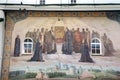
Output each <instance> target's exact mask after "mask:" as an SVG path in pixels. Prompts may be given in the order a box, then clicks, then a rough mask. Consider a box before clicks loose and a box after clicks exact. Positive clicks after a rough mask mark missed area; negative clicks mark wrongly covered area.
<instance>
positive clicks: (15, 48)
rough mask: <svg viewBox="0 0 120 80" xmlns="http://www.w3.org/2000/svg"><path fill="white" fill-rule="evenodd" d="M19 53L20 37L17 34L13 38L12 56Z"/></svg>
mask: <svg viewBox="0 0 120 80" xmlns="http://www.w3.org/2000/svg"><path fill="white" fill-rule="evenodd" d="M19 55H20V38H19V35H17V37H16V38H15V46H14V56H15V57H18V56H19Z"/></svg>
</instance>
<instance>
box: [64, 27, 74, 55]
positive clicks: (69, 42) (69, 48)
mask: <svg viewBox="0 0 120 80" xmlns="http://www.w3.org/2000/svg"><path fill="white" fill-rule="evenodd" d="M64 41H65V42H66V49H67V54H72V52H73V35H72V32H71V31H70V30H69V29H68V28H66V32H65V40H64Z"/></svg>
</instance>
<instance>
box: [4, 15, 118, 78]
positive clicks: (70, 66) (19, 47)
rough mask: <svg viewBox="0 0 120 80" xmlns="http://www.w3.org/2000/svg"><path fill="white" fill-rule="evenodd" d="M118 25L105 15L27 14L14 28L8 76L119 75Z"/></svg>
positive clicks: (81, 76)
mask: <svg viewBox="0 0 120 80" xmlns="http://www.w3.org/2000/svg"><path fill="white" fill-rule="evenodd" d="M29 15H31V13H29ZM36 15H38V14H36ZM44 15H47V13H45V14H44ZM65 15H67V13H65ZM95 15H96V16H98V14H96V13H95ZM107 23H109V24H107ZM113 25H114V26H115V28H114V27H113ZM119 26H120V24H119V23H117V22H114V21H112V20H109V19H108V18H106V17H82V18H81V17H60V18H58V17H27V18H26V19H24V20H22V21H19V22H17V23H16V24H15V25H14V29H13V31H12V41H11V52H10V53H11V54H10V55H11V57H10V70H9V71H10V72H9V80H19V79H20V80H21V79H23V80H25V79H44V80H59V79H63V80H77V79H78V80H83V79H84V80H86V79H91V80H98V79H101V80H104V79H116V80H117V79H120V78H119V75H120V68H119V66H120V63H119V61H120V59H119V57H120V55H119V50H120V47H119V45H117V44H119V43H120V42H119V40H120V38H119V35H118V34H117V31H118V30H120V27H119ZM113 36H114V38H113ZM6 48H9V46H6ZM96 55H97V56H96Z"/></svg>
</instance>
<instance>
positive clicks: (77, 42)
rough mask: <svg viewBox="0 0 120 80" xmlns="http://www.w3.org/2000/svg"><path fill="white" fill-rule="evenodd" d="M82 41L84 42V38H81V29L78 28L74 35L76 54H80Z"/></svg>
mask: <svg viewBox="0 0 120 80" xmlns="http://www.w3.org/2000/svg"><path fill="white" fill-rule="evenodd" d="M81 41H82V36H81V33H80V31H79V28H77V31H75V32H74V34H73V50H74V51H75V52H76V53H80V45H81Z"/></svg>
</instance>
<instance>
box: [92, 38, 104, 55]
mask: <svg viewBox="0 0 120 80" xmlns="http://www.w3.org/2000/svg"><path fill="white" fill-rule="evenodd" d="M95 39H97V40H98V41H99V43H92V41H93V40H95ZM92 44H99V45H100V53H99V54H98V53H93V52H92V49H93V48H92ZM95 51H96V47H95ZM91 55H102V45H101V40H100V39H99V38H92V40H91Z"/></svg>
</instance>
